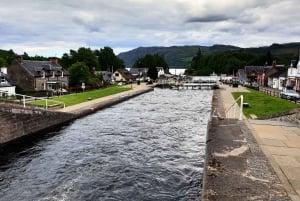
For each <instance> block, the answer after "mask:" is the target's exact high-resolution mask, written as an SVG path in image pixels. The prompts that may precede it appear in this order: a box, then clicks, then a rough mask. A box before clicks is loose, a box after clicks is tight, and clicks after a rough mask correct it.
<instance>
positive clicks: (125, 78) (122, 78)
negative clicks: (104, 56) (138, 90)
mask: <svg viewBox="0 0 300 201" xmlns="http://www.w3.org/2000/svg"><path fill="white" fill-rule="evenodd" d="M113 80H114V81H115V82H132V81H133V80H134V76H133V75H132V74H131V73H130V72H129V71H128V70H126V69H120V68H119V69H117V70H116V71H115V72H114V73H113Z"/></svg>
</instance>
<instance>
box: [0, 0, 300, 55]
mask: <svg viewBox="0 0 300 201" xmlns="http://www.w3.org/2000/svg"><path fill="white" fill-rule="evenodd" d="M299 19H300V2H299V0H284V1H282V0H109V1H108V0H0V49H4V50H9V49H12V50H14V52H16V53H19V54H22V53H23V52H27V53H28V54H29V55H31V56H34V55H41V56H58V57H60V56H61V55H62V54H63V53H69V50H70V49H74V50H77V49H78V48H79V47H90V48H91V49H100V48H103V47H104V46H109V47H111V48H113V49H114V52H115V53H116V54H118V53H120V52H124V51H127V50H131V49H134V48H136V47H148V46H173V45H207V46H210V45H213V44H228V45H236V46H240V47H257V46H264V45H271V44H272V43H288V42H299V41H300V22H299Z"/></svg>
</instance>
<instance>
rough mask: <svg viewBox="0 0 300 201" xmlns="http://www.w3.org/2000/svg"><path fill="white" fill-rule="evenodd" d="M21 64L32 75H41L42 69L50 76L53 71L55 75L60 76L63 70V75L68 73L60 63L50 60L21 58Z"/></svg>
mask: <svg viewBox="0 0 300 201" xmlns="http://www.w3.org/2000/svg"><path fill="white" fill-rule="evenodd" d="M20 64H21V66H22V67H23V68H24V69H25V70H26V71H27V72H29V73H30V74H31V75H32V76H34V77H40V76H42V71H45V76H52V75H53V71H54V72H55V75H56V76H60V75H61V74H62V72H63V74H64V75H69V73H68V71H66V70H65V69H64V68H63V67H62V66H61V65H59V64H55V63H53V62H51V61H32V60H22V62H21V63H20Z"/></svg>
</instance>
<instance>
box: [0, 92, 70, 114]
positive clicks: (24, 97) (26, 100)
mask: <svg viewBox="0 0 300 201" xmlns="http://www.w3.org/2000/svg"><path fill="white" fill-rule="evenodd" d="M2 94H6V97H10V98H15V99H13V102H14V103H18V102H17V101H15V100H20V103H21V104H22V105H23V108H25V107H26V103H30V102H32V101H38V100H41V101H45V109H46V110H48V108H49V107H51V106H53V105H57V104H58V105H63V108H65V107H66V104H65V103H64V102H62V101H55V100H51V102H53V103H54V104H51V105H50V104H49V99H47V98H40V97H34V96H28V95H24V94H17V93H9V92H6V91H0V101H1V100H3V99H2V96H3V95H2ZM18 97H19V99H18ZM7 100H9V99H6V101H7ZM27 105H29V104H27ZM31 106H37V107H40V106H39V105H33V104H31ZM42 107H43V106H42ZM43 108H44V107H43Z"/></svg>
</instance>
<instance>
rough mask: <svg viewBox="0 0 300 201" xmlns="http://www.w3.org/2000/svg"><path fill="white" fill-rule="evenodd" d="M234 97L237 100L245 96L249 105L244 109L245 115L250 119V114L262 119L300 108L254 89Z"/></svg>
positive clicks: (236, 94) (236, 93)
mask: <svg viewBox="0 0 300 201" xmlns="http://www.w3.org/2000/svg"><path fill="white" fill-rule="evenodd" d="M232 95H233V97H234V98H235V99H237V98H238V97H239V96H240V95H243V96H244V102H245V103H249V107H244V115H245V116H246V117H248V118H249V116H250V114H255V115H256V116H257V117H258V118H262V117H266V116H269V115H273V114H278V113H281V112H284V111H288V110H291V109H295V108H299V107H300V106H299V105H297V104H295V103H293V102H290V101H287V100H284V99H280V98H277V97H273V96H270V95H267V94H265V93H263V92H260V91H256V90H252V89H250V90H249V92H233V93H232Z"/></svg>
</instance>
